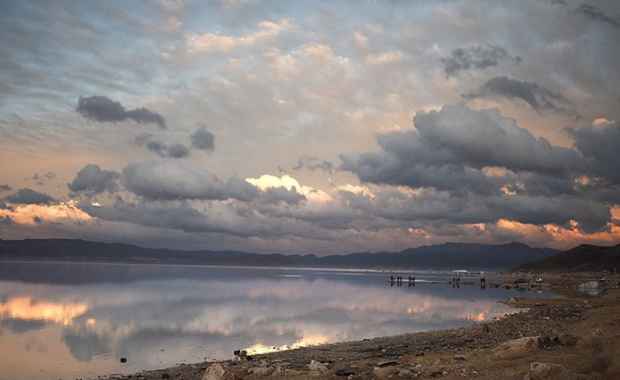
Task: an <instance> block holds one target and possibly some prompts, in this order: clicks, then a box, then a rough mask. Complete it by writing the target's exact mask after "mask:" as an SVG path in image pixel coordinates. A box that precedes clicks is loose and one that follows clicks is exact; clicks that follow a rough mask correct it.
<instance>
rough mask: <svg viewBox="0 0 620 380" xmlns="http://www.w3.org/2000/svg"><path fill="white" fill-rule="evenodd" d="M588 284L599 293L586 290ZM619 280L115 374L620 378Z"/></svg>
mask: <svg viewBox="0 0 620 380" xmlns="http://www.w3.org/2000/svg"><path fill="white" fill-rule="evenodd" d="M603 276H606V278H605V281H600V279H601V277H603ZM547 277H549V276H547ZM586 283H590V285H589V286H590V287H596V292H595V293H596V295H591V294H592V292H583V290H584V287H583V284H586ZM619 283H620V276H618V275H613V276H609V275H605V274H600V273H590V274H580V275H577V276H576V275H574V274H571V275H570V276H569V275H561V274H558V275H554V276H552V278H548V279H547V280H546V282H545V283H544V284H542V286H544V287H546V288H550V289H554V290H556V291H559V292H564V293H565V295H566V297H565V298H529V297H528V298H525V297H524V298H521V297H515V298H511V299H509V300H507V301H506V304H507V305H509V306H511V307H514V308H515V311H516V312H515V313H514V314H510V315H508V316H506V317H504V318H501V319H498V320H496V321H493V322H489V323H484V324H479V325H476V326H473V327H469V328H460V329H452V330H439V331H428V332H422V333H415V334H404V335H399V336H391V337H382V338H375V339H368V340H363V341H355V342H343V343H336V344H329V345H321V346H315V347H307V348H300V349H296V350H290V351H281V352H275V353H270V354H264V355H256V356H252V357H250V356H247V355H245V353H244V352H238V353H237V354H238V355H237V357H236V359H235V360H230V361H222V362H204V363H197V364H183V365H179V366H176V367H172V368H167V369H161V370H154V371H145V372H140V373H136V374H133V375H122V376H120V375H119V376H117V375H110V376H108V377H107V379H110V380H112V379H115V380H127V379H132V380H134V379H140V380H155V379H158V380H159V379H185V380H201V379H205V380H220V379H221V380H231V379H248V380H250V379H349V380H354V379H501V380H509V379H519V380H522V379H529V380H536V379H575V380H577V379H595V380H596V379H601V380H602V379H620V344H619V343H618V342H620V290H619V289H618V287H619ZM537 285H540V284H537ZM580 286H581V289H580ZM580 290H582V291H580ZM585 290H588V289H585Z"/></svg>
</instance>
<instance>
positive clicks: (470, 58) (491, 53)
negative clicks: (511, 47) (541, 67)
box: [441, 45, 521, 77]
mask: <svg viewBox="0 0 620 380" xmlns="http://www.w3.org/2000/svg"><path fill="white" fill-rule="evenodd" d="M520 61H521V57H513V56H511V55H510V54H508V52H507V51H506V49H504V48H503V47H501V46H497V45H489V46H487V47H482V46H476V47H470V48H465V49H464V48H459V49H455V50H453V51H452V53H451V54H450V56H448V57H445V58H442V59H441V62H442V63H443V69H444V71H445V73H446V75H447V76H449V77H450V76H455V75H458V74H459V73H460V72H462V71H470V70H479V69H484V68H486V67H493V66H498V65H499V64H501V63H502V62H512V63H519V62H520Z"/></svg>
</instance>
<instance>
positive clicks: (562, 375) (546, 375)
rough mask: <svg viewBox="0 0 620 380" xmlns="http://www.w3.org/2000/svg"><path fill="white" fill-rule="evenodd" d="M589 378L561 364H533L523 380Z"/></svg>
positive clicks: (578, 379)
mask: <svg viewBox="0 0 620 380" xmlns="http://www.w3.org/2000/svg"><path fill="white" fill-rule="evenodd" d="M587 378H588V376H586V375H582V374H579V373H575V372H572V371H569V370H568V369H566V368H564V367H562V366H561V365H559V364H549V363H539V362H532V363H531V364H530V372H528V373H527V374H526V375H525V377H523V380H584V379H587Z"/></svg>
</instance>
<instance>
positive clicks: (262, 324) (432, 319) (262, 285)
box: [0, 264, 509, 376]
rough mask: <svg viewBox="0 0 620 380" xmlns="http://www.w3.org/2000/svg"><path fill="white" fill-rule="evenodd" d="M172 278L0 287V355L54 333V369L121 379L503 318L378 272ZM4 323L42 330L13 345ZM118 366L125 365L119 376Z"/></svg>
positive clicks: (484, 299) (491, 296) (206, 272)
mask: <svg viewBox="0 0 620 380" xmlns="http://www.w3.org/2000/svg"><path fill="white" fill-rule="evenodd" d="M22 265H27V264H22ZM49 269H53V267H50V268H49ZM108 269H109V268H108ZM182 269H183V268H182ZM183 270H184V269H183ZM183 270H181V269H180V271H179V276H177V277H176V278H175V276H174V275H171V273H170V271H172V272H174V269H173V268H166V269H162V271H165V272H167V274H166V275H165V276H161V277H160V278H157V276H153V277H151V278H141V279H139V280H137V281H123V282H120V283H113V282H105V283H85V284H76V285H74V286H68V285H53V284H33V283H22V282H17V281H0V297H1V298H0V299H1V302H0V319H1V320H2V324H0V333H1V335H0V352H6V351H7V350H13V351H17V353H16V354H18V355H21V356H24V357H27V356H28V355H29V352H28V350H27V349H26V345H25V341H26V339H40V338H41V337H42V336H45V334H47V333H49V331H52V330H53V329H57V328H60V329H61V333H60V334H59V335H58V336H57V337H56V338H54V339H47V340H46V343H47V345H48V346H49V348H50V349H51V350H57V351H62V350H65V351H66V350H68V352H69V354H70V356H69V357H66V358H64V359H63V360H64V362H65V368H63V371H74V372H75V374H76V375H78V376H79V373H83V371H86V370H87V369H89V368H91V369H92V368H98V367H99V366H100V365H101V364H102V363H105V364H107V365H108V369H107V372H110V371H112V372H132V371H136V370H141V369H146V368H158V367H165V366H169V365H174V364H176V363H180V362H184V361H187V362H196V361H201V360H203V359H204V358H205V357H208V358H217V359H222V358H230V357H231V356H232V352H233V350H235V349H243V348H249V349H250V350H251V351H252V352H266V351H269V350H273V349H274V347H275V348H276V349H286V348H289V347H292V348H296V347H303V346H307V345H314V344H323V343H328V342H335V341H343V340H357V339H363V338H371V337H376V336H382V335H388V334H398V333H404V332H412V331H423V330H429V329H439V328H448V327H456V326H463V325H467V324H471V323H472V321H483V320H487V319H491V318H493V317H495V316H499V315H502V314H503V313H505V312H506V311H507V309H506V308H505V307H504V306H503V305H500V304H498V303H497V302H496V301H497V299H498V298H505V297H507V296H509V294H508V293H507V292H505V291H501V293H500V292H499V291H495V293H489V292H490V290H489V289H487V290H486V291H481V290H480V289H478V288H475V287H463V288H461V289H452V288H451V287H447V286H441V285H421V286H417V287H415V288H390V287H389V286H387V284H386V283H385V279H384V278H383V277H384V275H381V274H372V275H370V274H369V275H364V276H342V275H339V274H338V273H331V272H330V273H325V274H320V273H317V272H311V273H309V274H308V276H303V275H299V274H297V275H295V276H294V277H283V276H281V273H271V274H266V273H262V274H261V275H260V276H252V275H247V276H246V274H247V273H248V272H251V271H248V270H242V269H238V270H236V272H235V271H234V270H233V271H229V272H228V273H224V274H223V273H222V271H221V270H218V269H214V268H203V269H202V270H203V272H201V273H202V274H203V275H202V276H190V277H187V276H184V275H183ZM196 270H198V269H196ZM255 271H256V270H255ZM297 272H299V271H297ZM8 321H44V322H47V323H46V324H44V325H41V326H38V327H39V329H37V330H32V331H29V332H28V334H30V336H28V337H24V338H23V340H22V341H21V345H20V344H18V345H17V346H15V340H14V339H9V338H7V336H9V335H11V334H13V333H16V331H11V328H10V326H9V325H10V324H9V322H8ZM13 338H15V337H13ZM9 342H11V344H12V345H13V346H12V347H8V346H7V344H8V343H9ZM63 346H64V348H63ZM0 356H2V355H0ZM120 357H127V358H128V362H129V364H128V365H124V366H120V365H119V364H118V359H119V358H120ZM0 365H2V366H3V367H6V366H7V365H8V366H9V368H11V366H10V365H9V364H8V363H0ZM38 365H39V366H45V365H46V364H45V363H38ZM50 367H53V366H52V365H51V364H50ZM80 371H82V372H80ZM46 374H47V375H48V376H49V373H46ZM64 374H66V372H61V373H59V375H64Z"/></svg>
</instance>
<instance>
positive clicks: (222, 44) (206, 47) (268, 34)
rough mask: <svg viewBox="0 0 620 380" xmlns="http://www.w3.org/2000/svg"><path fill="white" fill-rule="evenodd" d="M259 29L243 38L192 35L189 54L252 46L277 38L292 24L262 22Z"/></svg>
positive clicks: (190, 36) (208, 34) (187, 45)
mask: <svg viewBox="0 0 620 380" xmlns="http://www.w3.org/2000/svg"><path fill="white" fill-rule="evenodd" d="M258 27H259V28H258V30H257V31H256V32H254V33H252V34H249V35H246V36H242V37H234V36H220V35H217V34H213V33H205V34H202V35H199V34H191V35H189V36H187V38H186V41H185V44H186V48H187V51H188V52H189V53H212V52H216V51H227V50H230V49H232V48H235V47H239V46H250V45H254V44H255V43H257V42H260V41H264V40H269V39H272V38H274V37H276V36H277V35H278V34H280V33H281V32H282V31H284V30H286V29H289V28H290V27H291V24H290V22H289V21H288V20H281V21H280V22H272V21H262V22H260V23H259V24H258Z"/></svg>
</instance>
